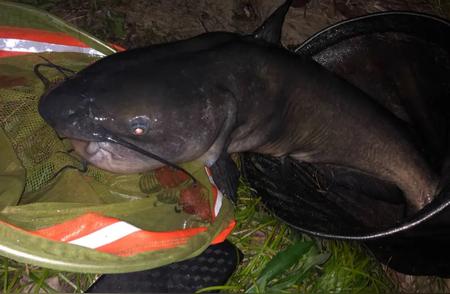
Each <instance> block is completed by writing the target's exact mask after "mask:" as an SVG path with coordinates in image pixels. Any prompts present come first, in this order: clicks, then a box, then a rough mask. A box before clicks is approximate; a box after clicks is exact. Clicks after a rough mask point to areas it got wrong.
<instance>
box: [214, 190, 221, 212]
mask: <svg viewBox="0 0 450 294" xmlns="http://www.w3.org/2000/svg"><path fill="white" fill-rule="evenodd" d="M216 188H217V187H216ZM222 198H223V195H222V192H220V190H219V189H217V199H216V205H214V215H215V216H218V215H219V212H220V208H222Z"/></svg>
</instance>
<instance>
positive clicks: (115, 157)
mask: <svg viewBox="0 0 450 294" xmlns="http://www.w3.org/2000/svg"><path fill="white" fill-rule="evenodd" d="M69 139H70V141H71V143H72V146H73V148H74V150H75V152H76V153H78V154H79V155H80V156H81V157H83V158H84V159H85V160H86V161H88V162H89V163H91V164H92V165H94V166H96V167H98V168H101V169H103V170H107V171H110V172H113V173H120V174H131V173H139V172H144V171H148V170H152V169H155V168H158V167H161V166H163V165H164V164H163V163H161V162H159V161H157V160H154V159H151V158H148V157H147V156H145V155H142V154H141V153H139V152H137V151H134V150H131V149H129V148H127V147H124V146H122V145H120V144H116V143H112V142H108V141H86V140H80V139H74V138H69Z"/></svg>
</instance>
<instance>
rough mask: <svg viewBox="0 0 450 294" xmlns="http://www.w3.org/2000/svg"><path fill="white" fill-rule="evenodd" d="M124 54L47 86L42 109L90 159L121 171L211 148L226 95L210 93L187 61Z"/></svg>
mask: <svg viewBox="0 0 450 294" xmlns="http://www.w3.org/2000/svg"><path fill="white" fill-rule="evenodd" d="M123 54H124V59H125V60H124V61H122V60H119V66H116V67H115V68H116V69H114V70H113V69H108V66H109V64H110V63H109V60H101V61H100V62H98V63H96V64H94V65H92V66H90V67H88V68H86V69H85V70H83V71H81V72H79V73H78V74H76V75H75V76H73V77H72V78H70V79H68V80H66V81H64V82H63V83H61V84H60V85H58V86H57V87H55V88H54V89H52V90H50V91H49V92H48V93H46V94H45V95H44V96H43V97H42V98H41V100H40V103H39V113H40V114H41V116H42V117H43V118H44V119H45V120H46V121H47V123H48V124H49V125H51V126H52V127H53V128H54V129H55V130H56V132H57V133H58V134H59V135H60V136H61V137H67V138H70V139H71V140H72V142H73V146H74V149H75V151H76V152H77V153H79V154H80V155H81V156H82V157H84V158H85V159H86V160H87V161H88V162H90V163H92V164H93V165H95V166H97V167H99V168H102V169H106V170H109V171H112V172H116V173H136V172H142V171H146V170H150V169H154V168H157V167H159V166H162V165H164V164H167V162H172V163H181V162H186V161H191V160H195V159H198V158H200V157H201V156H202V155H204V154H205V153H207V151H208V150H209V149H210V148H211V146H212V145H213V143H214V142H215V141H216V139H217V137H218V136H219V134H220V130H221V127H222V125H223V124H224V120H226V116H227V110H226V109H223V110H221V107H222V106H221V105H224V104H223V103H222V102H220V101H218V99H217V97H219V98H220V97H221V95H213V96H214V97H216V98H214V97H212V96H211V89H206V88H205V87H207V85H204V84H203V82H201V81H199V79H198V77H197V76H196V75H195V73H194V72H189V74H187V75H185V74H183V73H182V71H183V70H182V69H183V67H182V66H187V65H186V64H183V63H181V64H180V63H179V62H175V61H174V62H167V61H158V62H151V63H148V62H147V63H145V62H144V63H139V62H132V63H129V64H128V63H127V61H126V58H127V56H128V55H130V54H133V52H132V51H130V52H125V53H123ZM118 57H121V56H114V57H113V58H114V59H116V60H117V58H118ZM120 63H126V64H125V65H124V66H120ZM114 64H117V63H116V62H115V63H114ZM147 66H148V67H152V69H149V68H148V67H147ZM194 71H195V70H194ZM200 80H201V79H200ZM149 153H150V154H151V155H149ZM152 155H153V156H152ZM149 157H153V158H149Z"/></svg>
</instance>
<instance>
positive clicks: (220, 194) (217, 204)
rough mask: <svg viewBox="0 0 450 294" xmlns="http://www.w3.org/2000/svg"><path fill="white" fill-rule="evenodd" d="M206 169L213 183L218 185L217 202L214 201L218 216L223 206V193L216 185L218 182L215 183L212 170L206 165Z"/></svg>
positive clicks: (215, 214)
mask: <svg viewBox="0 0 450 294" xmlns="http://www.w3.org/2000/svg"><path fill="white" fill-rule="evenodd" d="M205 170H206V174H207V175H208V179H209V182H210V183H211V185H213V186H214V187H216V190H217V197H216V199H215V203H214V216H218V215H219V212H220V209H221V208H222V198H223V194H222V192H220V190H219V188H218V187H217V186H216V183H214V179H213V177H212V173H211V170H210V169H209V168H208V167H206V166H205Z"/></svg>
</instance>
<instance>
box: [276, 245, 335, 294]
mask: <svg viewBox="0 0 450 294" xmlns="http://www.w3.org/2000/svg"><path fill="white" fill-rule="evenodd" d="M329 257H330V253H321V254H315V255H312V256H308V257H307V258H306V260H305V261H304V262H303V264H302V266H301V267H300V268H299V269H298V270H296V271H295V272H293V273H291V274H290V275H288V276H287V277H286V278H284V279H282V280H280V281H279V282H277V283H276V284H275V285H273V286H272V287H270V291H271V292H281V291H283V290H285V289H287V288H289V287H291V286H293V285H295V284H298V283H300V282H301V281H302V280H303V279H304V278H306V277H307V274H308V273H309V271H310V270H311V269H312V268H313V267H314V266H316V265H321V264H323V263H325V262H326V261H327V260H328V258H329Z"/></svg>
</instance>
